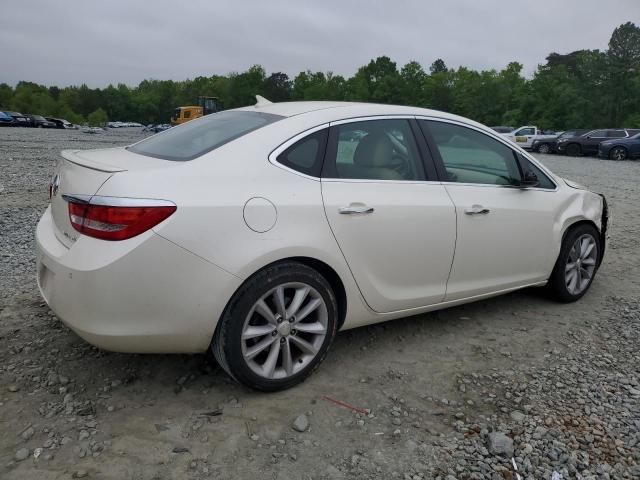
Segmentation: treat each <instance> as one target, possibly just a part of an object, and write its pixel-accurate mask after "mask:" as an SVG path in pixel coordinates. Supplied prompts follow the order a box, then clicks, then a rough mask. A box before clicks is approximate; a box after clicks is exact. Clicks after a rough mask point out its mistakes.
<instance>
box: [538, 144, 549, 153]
mask: <svg viewBox="0 0 640 480" xmlns="http://www.w3.org/2000/svg"><path fill="white" fill-rule="evenodd" d="M538 153H542V154H543V155H548V154H549V153H551V147H550V146H549V144H548V143H543V144H542V145H538Z"/></svg>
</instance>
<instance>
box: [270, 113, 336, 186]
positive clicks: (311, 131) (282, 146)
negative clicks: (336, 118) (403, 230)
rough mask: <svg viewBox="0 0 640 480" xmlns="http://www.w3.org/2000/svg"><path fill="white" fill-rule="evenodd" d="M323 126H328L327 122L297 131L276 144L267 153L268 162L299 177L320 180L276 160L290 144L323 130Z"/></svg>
mask: <svg viewBox="0 0 640 480" xmlns="http://www.w3.org/2000/svg"><path fill="white" fill-rule="evenodd" d="M325 128H329V123H323V124H322V125H318V126H316V127H312V128H309V129H307V130H305V131H303V132H300V133H297V134H296V135H294V136H293V137H290V138H289V139H288V140H285V141H284V142H283V143H281V144H280V145H279V146H277V147H276V148H275V149H273V150H272V151H271V153H270V154H269V156H268V157H267V158H268V160H269V163H271V164H272V165H274V166H276V167H278V168H281V169H282V170H286V171H287V172H290V173H294V174H296V175H298V176H300V177H304V178H307V179H309V180H313V181H315V182H319V181H320V177H314V176H312V175H307V174H306V173H302V172H299V171H298V170H295V169H293V168H291V167H288V166H286V165H283V164H282V163H280V162H278V157H279V156H280V154H281V153H282V152H284V151H285V150H286V149H287V148H289V147H290V146H291V145H293V144H294V143H296V142H298V141H300V140H302V139H303V138H305V137H308V136H309V135H313V134H314V133H316V132H318V131H320V130H323V129H325Z"/></svg>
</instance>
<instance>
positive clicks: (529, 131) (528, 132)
mask: <svg viewBox="0 0 640 480" xmlns="http://www.w3.org/2000/svg"><path fill="white" fill-rule="evenodd" d="M535 134H536V131H535V129H534V128H521V129H520V130H518V131H517V132H516V133H515V136H516V137H519V136H522V135H535Z"/></svg>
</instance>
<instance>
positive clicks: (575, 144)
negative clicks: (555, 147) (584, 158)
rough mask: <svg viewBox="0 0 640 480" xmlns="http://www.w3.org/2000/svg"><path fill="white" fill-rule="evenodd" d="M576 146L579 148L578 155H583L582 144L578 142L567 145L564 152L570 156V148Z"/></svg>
mask: <svg viewBox="0 0 640 480" xmlns="http://www.w3.org/2000/svg"><path fill="white" fill-rule="evenodd" d="M573 146H576V147H578V153H579V154H581V153H582V145H580V143H578V142H569V143H567V146H566V147H564V151H565V152H566V153H567V155H568V154H569V148H571V147H573Z"/></svg>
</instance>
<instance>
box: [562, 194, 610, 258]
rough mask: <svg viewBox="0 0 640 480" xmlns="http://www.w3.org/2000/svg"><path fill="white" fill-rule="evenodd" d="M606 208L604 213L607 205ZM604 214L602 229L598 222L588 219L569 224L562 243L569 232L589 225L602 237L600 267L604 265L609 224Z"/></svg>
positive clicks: (576, 220)
mask: <svg viewBox="0 0 640 480" xmlns="http://www.w3.org/2000/svg"><path fill="white" fill-rule="evenodd" d="M604 208H605V210H604V212H606V203H605V207H604ZM604 212H603V215H602V222H603V223H602V228H600V227H599V226H598V225H597V224H596V222H594V221H593V220H589V219H586V218H582V219H580V218H577V219H575V221H574V222H572V223H569V224H568V225H565V228H564V231H563V232H562V241H561V242H560V245H563V244H564V240H565V238H566V237H567V235H568V234H569V232H571V230H574V229H576V228H578V227H579V226H581V225H589V226H591V227H593V228H595V229H596V231H597V232H598V233H599V236H600V248H601V250H602V252H601V253H600V256H599V258H598V266H600V263H602V258H603V257H604V249H605V233H606V225H607V223H606V219H607V216H606V213H604ZM561 248H562V247H561Z"/></svg>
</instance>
